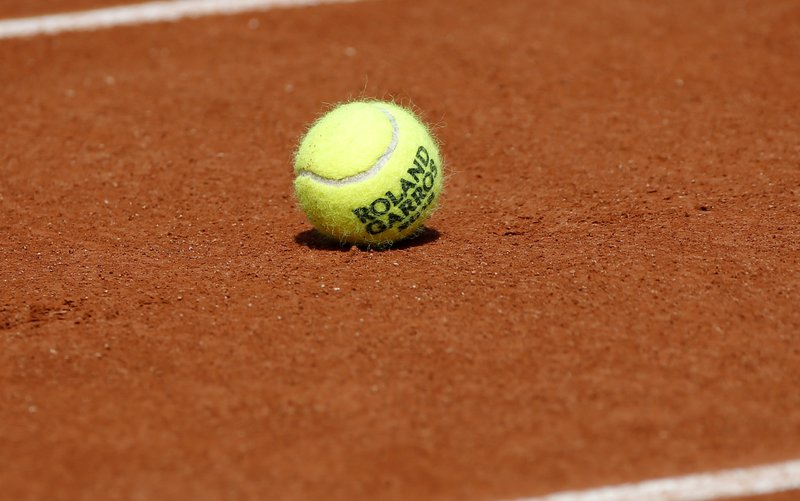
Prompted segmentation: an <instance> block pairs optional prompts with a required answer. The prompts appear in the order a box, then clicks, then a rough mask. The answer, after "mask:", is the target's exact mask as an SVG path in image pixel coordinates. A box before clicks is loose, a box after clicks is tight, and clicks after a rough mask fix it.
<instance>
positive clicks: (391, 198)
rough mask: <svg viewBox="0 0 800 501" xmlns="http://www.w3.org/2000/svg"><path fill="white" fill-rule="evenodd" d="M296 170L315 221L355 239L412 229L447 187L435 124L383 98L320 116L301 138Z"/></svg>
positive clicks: (301, 197)
mask: <svg viewBox="0 0 800 501" xmlns="http://www.w3.org/2000/svg"><path fill="white" fill-rule="evenodd" d="M294 171H295V175H296V177H295V181H294V188H295V194H296V195H297V200H298V202H299V204H300V207H301V208H302V209H303V211H305V213H306V215H307V216H308V219H309V220H310V221H311V224H313V225H314V227H315V228H316V229H317V230H318V231H320V232H321V233H323V234H325V235H327V236H329V237H331V238H333V239H337V240H339V241H340V242H347V243H354V244H374V245H386V244H390V243H392V242H396V241H398V240H402V239H404V238H407V237H410V236H413V235H415V234H416V233H418V231H419V229H420V227H421V226H422V224H423V223H424V222H425V220H426V219H427V218H428V216H430V215H431V213H432V212H433V210H434V209H435V207H436V204H437V202H438V199H439V195H440V194H441V192H442V187H443V182H442V181H443V176H442V161H441V156H440V154H439V148H438V145H437V143H436V141H435V140H434V138H433V136H432V135H431V132H430V131H429V130H428V128H427V127H426V126H425V125H424V124H423V123H422V122H421V121H420V120H419V119H418V118H417V117H416V116H415V115H414V114H413V113H412V112H411V111H409V110H407V109H405V108H403V107H401V106H398V105H396V104H393V103H389V102H383V101H354V102H349V103H345V104H341V105H339V106H337V107H336V108H334V109H333V110H331V111H330V112H328V113H327V114H325V115H324V116H322V118H320V119H319V120H317V121H316V122H315V123H314V124H313V125H312V126H311V128H310V129H309V130H308V132H307V133H306V135H305V136H304V137H303V138H302V139H301V140H300V145H299V146H298V149H297V152H296V154H295V158H294Z"/></svg>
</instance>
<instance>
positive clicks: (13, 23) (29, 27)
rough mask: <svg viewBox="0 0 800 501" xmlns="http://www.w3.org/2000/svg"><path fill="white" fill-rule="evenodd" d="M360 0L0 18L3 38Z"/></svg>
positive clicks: (214, 0)
mask: <svg viewBox="0 0 800 501" xmlns="http://www.w3.org/2000/svg"><path fill="white" fill-rule="evenodd" d="M355 1H358V0H173V1H162V2H148V3H140V4H134V5H121V6H119V7H108V8H104V9H96V10H86V11H81V12H69V13H65V14H53V15H45V16H37V17H24V18H17V19H6V20H0V39H4V38H22V37H31V36H36V35H53V34H56V33H63V32H67V31H86V30H96V29H102V28H111V27H113V26H126V25H135V24H149V23H159V22H165V21H177V20H179V19H184V18H194V17H203V16H213V15H230V14H239V13H241V12H248V11H257V10H269V9H273V8H277V7H300V6H306V5H319V4H325V3H349V2H355Z"/></svg>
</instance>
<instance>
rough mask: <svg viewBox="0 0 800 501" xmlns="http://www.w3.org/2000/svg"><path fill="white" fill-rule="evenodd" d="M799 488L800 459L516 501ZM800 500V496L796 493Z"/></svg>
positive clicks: (699, 500)
mask: <svg viewBox="0 0 800 501" xmlns="http://www.w3.org/2000/svg"><path fill="white" fill-rule="evenodd" d="M798 489H800V460H795V461H787V462H785V463H775V464H770V465H764V466H755V467H752V468H737V469H734V470H723V471H717V472H710V473H700V474H697V475H689V476H686V477H672V478H662V479H658V480H648V481H645V482H639V483H634V484H622V485H615V486H611V487H601V488H599V489H589V490H585V491H570V492H559V493H556V494H550V495H548V496H542V497H535V498H524V499H517V500H516V501H634V500H635V501H640V500H647V501H705V500H710V499H722V498H736V497H744V496H758V495H764V494H775V493H778V492H785V491H792V490H798ZM798 496H799V499H800V494H798Z"/></svg>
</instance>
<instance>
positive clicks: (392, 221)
mask: <svg viewBox="0 0 800 501" xmlns="http://www.w3.org/2000/svg"><path fill="white" fill-rule="evenodd" d="M406 173H407V174H408V176H407V177H401V178H400V187H399V189H397V190H396V191H391V190H390V191H387V192H386V194H385V195H384V196H382V197H378V198H376V199H375V200H373V201H372V203H371V204H369V206H367V207H359V208H358V209H355V210H353V214H355V215H356V216H357V217H358V219H359V220H361V222H362V223H364V226H365V229H366V230H367V233H369V234H370V235H380V234H381V233H383V232H384V231H386V230H388V229H389V228H394V227H395V226H397V230H398V231H403V230H405V229H406V228H408V227H409V226H411V224H412V223H414V221H416V220H417V219H419V217H420V215H421V214H422V212H423V211H424V210H425V209H427V208H428V206H430V205H431V204H432V203H433V200H434V199H435V198H436V193H435V192H434V190H433V185H434V184H435V181H436V176H438V175H439V170H438V168H437V167H436V162H434V161H433V159H432V158H431V156H430V154H429V153H428V150H426V149H425V147H424V146H420V147H419V149H418V150H417V154H416V156H415V157H414V165H413V166H412V167H411V168H409V169H408V170H407V171H406Z"/></svg>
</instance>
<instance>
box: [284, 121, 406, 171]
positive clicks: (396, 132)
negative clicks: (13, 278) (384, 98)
mask: <svg viewBox="0 0 800 501" xmlns="http://www.w3.org/2000/svg"><path fill="white" fill-rule="evenodd" d="M375 107H376V108H378V109H379V110H381V112H382V113H383V114H384V115H386V118H388V119H389V123H390V124H391V125H392V140H391V141H390V142H389V146H388V147H387V148H386V151H385V152H384V153H383V155H381V156H380V158H378V160H377V161H376V162H375V164H374V165H373V166H372V167H370V168H369V169H367V170H365V171H364V172H359V173H358V174H355V175H353V176H349V177H344V178H342V179H330V178H327V177H323V176H320V175H319V174H316V173H314V172H311V171H309V170H303V171H300V173H299V174H298V176H305V177H308V178H311V179H313V180H314V181H317V182H318V183H323V184H328V185H331V186H345V185H348V184H352V183H359V182H361V181H364V180H366V179H369V178H371V177H373V176H375V175H376V174H378V172H380V170H381V169H383V166H384V165H386V164H387V163H388V162H389V159H390V158H391V156H392V154H393V153H394V150H396V149H397V143H398V142H399V140H400V127H399V126H398V125H397V120H396V119H395V118H394V115H392V114H391V113H390V112H389V110H387V109H385V108H383V107H382V106H377V105H376V106H375Z"/></svg>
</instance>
